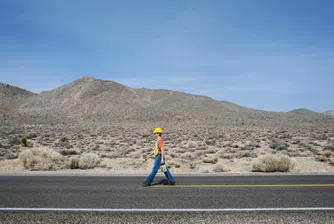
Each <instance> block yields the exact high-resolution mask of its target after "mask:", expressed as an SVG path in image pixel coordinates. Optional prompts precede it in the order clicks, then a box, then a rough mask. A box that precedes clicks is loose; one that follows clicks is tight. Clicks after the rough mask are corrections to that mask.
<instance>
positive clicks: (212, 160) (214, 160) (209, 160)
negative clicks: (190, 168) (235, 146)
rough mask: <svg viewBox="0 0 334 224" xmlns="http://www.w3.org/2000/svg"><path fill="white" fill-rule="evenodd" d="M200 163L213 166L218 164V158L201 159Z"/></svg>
mask: <svg viewBox="0 0 334 224" xmlns="http://www.w3.org/2000/svg"><path fill="white" fill-rule="evenodd" d="M202 162H203V163H212V164H215V163H217V162H218V158H217V157H203V158H202Z"/></svg>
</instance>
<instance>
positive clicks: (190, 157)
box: [181, 152, 196, 160]
mask: <svg viewBox="0 0 334 224" xmlns="http://www.w3.org/2000/svg"><path fill="white" fill-rule="evenodd" d="M181 158H182V159H185V160H194V159H196V155H195V153H191V152H185V153H183V154H181Z"/></svg>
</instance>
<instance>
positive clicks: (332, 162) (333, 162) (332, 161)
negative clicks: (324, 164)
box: [329, 158, 334, 166]
mask: <svg viewBox="0 0 334 224" xmlns="http://www.w3.org/2000/svg"><path fill="white" fill-rule="evenodd" d="M329 165H332V166H334V158H331V159H330V160H329Z"/></svg>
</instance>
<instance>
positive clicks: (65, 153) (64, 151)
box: [59, 149, 80, 156]
mask: <svg viewBox="0 0 334 224" xmlns="http://www.w3.org/2000/svg"><path fill="white" fill-rule="evenodd" d="M59 152H60V154H62V155H63V156H68V155H80V151H79V150H75V149H61V150H60V151H59Z"/></svg>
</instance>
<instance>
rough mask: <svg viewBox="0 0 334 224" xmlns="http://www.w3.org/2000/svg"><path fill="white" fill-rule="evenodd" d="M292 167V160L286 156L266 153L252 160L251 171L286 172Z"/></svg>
mask: <svg viewBox="0 0 334 224" xmlns="http://www.w3.org/2000/svg"><path fill="white" fill-rule="evenodd" d="M292 168H293V162H292V161H291V159H290V158H289V157H288V156H274V155H272V154H267V155H264V156H260V157H258V158H257V159H255V160H254V161H253V165H252V171H253V172H288V171H290V170H291V169H292Z"/></svg>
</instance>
